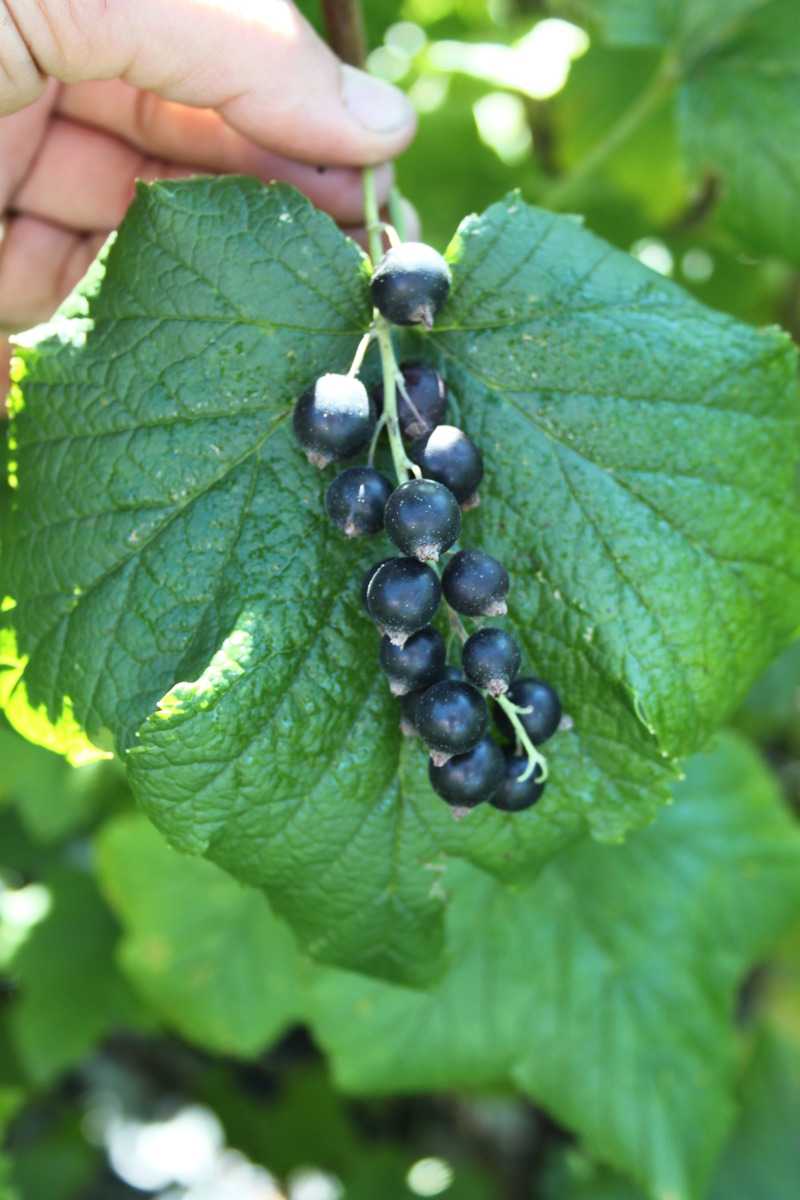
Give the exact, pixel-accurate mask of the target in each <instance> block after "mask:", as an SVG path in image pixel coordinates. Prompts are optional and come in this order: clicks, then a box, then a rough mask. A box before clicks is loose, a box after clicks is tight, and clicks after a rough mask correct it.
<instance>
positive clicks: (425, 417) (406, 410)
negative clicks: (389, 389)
mask: <svg viewBox="0 0 800 1200" xmlns="http://www.w3.org/2000/svg"><path fill="white" fill-rule="evenodd" d="M400 373H401V375H402V376H403V389H404V390H405V395H403V391H402V390H401V389H400V385H399V384H398V387H397V419H398V421H399V422H400V430H401V432H402V434H403V436H404V437H407V438H412V439H413V438H419V437H422V435H423V434H425V433H430V431H431V430H432V429H433V428H434V427H435V426H436V425H438V424H439V422H440V421H441V419H442V417H443V416H444V414H445V412H446V410H447V384H446V383H445V381H444V380H443V379H442V377H441V375H440V374H439V372H438V371H436V370H434V368H433V367H429V366H428V365H427V364H426V363H419V362H407V363H403V364H402V366H401V367H400ZM372 399H373V402H374V404H375V409H376V413H377V414H380V413H381V412H383V384H378V386H377V387H376V388H375V389H374V390H373V393H372Z"/></svg>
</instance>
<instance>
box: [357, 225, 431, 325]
mask: <svg viewBox="0 0 800 1200" xmlns="http://www.w3.org/2000/svg"><path fill="white" fill-rule="evenodd" d="M450 281H451V276H450V268H449V267H448V265H447V263H446V262H445V261H444V259H443V258H442V256H441V254H439V253H438V251H436V250H434V249H433V246H426V245H425V243H424V242H401V243H400V245H399V246H394V247H392V249H391V250H389V251H388V252H387V253H386V254H384V256H383V258H382V259H381V261H380V262H379V263H378V265H377V267H376V268H375V273H374V274H373V276H372V280H371V283H370V289H371V291H372V302H373V304H374V305H375V307H376V308H377V309H378V310H379V312H381V313H382V314H383V316H384V317H386V319H387V321H391V322H392V324H393V325H426V326H427V327H428V329H430V328H431V326H432V325H433V320H434V317H435V316H436V314H437V312H438V311H439V309H440V308H441V307H442V305H443V304H444V302H445V300H446V299H447V293H448V292H449V291H450Z"/></svg>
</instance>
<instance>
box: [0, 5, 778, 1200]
mask: <svg viewBox="0 0 800 1200" xmlns="http://www.w3.org/2000/svg"><path fill="white" fill-rule="evenodd" d="M304 7H305V8H306V9H307V11H308V12H309V15H310V16H311V17H312V19H315V20H318V19H319V14H318V11H317V10H316V6H315V5H313V4H308V5H305V6H304ZM366 8H367V17H368V24H369V35H370V44H371V46H372V47H373V50H372V53H371V56H370V60H369V66H370V69H371V70H373V71H374V72H375V73H377V74H379V75H381V76H383V77H385V78H387V79H390V80H392V81H394V82H396V83H398V84H400V85H401V86H402V87H404V88H405V89H407V90H408V92H409V94H410V95H411V97H412V100H413V102H414V104H415V105H416V107H417V109H418V111H419V114H420V131H419V136H418V138H417V140H416V142H415V144H414V146H413V147H412V148H411V149H410V150H409V152H408V153H407V154H406V155H405V156H404V158H403V159H402V161H401V162H400V164H399V179H400V184H401V187H402V189H403V191H404V193H405V194H406V195H407V196H409V197H411V198H412V199H413V201H414V203H415V204H416V206H417V207H418V209H419V211H420V214H421V216H422V220H423V225H424V230H425V234H426V237H427V238H428V239H429V240H430V241H432V242H433V243H434V244H436V245H437V246H439V247H441V248H444V246H445V245H446V244H447V243H448V242H449V240H450V238H451V237H452V235H453V233H454V231H455V229H456V227H457V226H458V223H459V221H460V220H461V219H462V217H463V216H465V215H466V214H468V213H470V212H472V211H475V210H480V209H482V208H483V207H485V206H486V205H487V204H488V203H490V202H492V201H493V200H495V199H497V197H498V196H500V195H502V194H504V193H505V192H507V191H509V190H510V189H512V188H520V189H521V190H522V193H523V195H524V196H525V198H526V199H528V200H530V201H531V202H534V203H537V202H540V203H543V204H550V203H551V202H554V203H557V204H558V206H559V207H561V208H565V209H566V210H567V211H576V212H581V213H582V214H584V216H585V219H586V222H587V223H588V225H589V226H590V227H591V228H593V229H595V230H596V231H597V232H598V233H600V234H601V235H602V236H603V237H605V238H607V239H608V240H610V241H611V242H613V243H614V244H616V245H618V246H620V247H622V248H624V249H626V250H628V251H630V253H631V254H633V255H635V256H636V257H637V258H639V259H640V260H641V261H642V262H644V263H645V264H646V265H648V266H649V267H651V268H652V269H654V270H656V271H659V272H661V273H663V274H665V275H669V276H671V277H672V278H674V279H675V280H676V281H678V282H679V283H680V284H682V285H683V286H684V287H686V288H687V289H689V290H690V291H691V292H693V293H694V294H695V295H697V296H698V297H699V298H700V299H701V300H703V301H704V302H705V303H708V304H710V305H712V306H714V307H716V308H720V309H723V310H725V311H728V312H730V313H732V314H735V315H736V316H739V317H741V318H743V319H745V320H747V321H752V322H756V323H768V322H775V323H780V324H783V325H784V326H785V327H786V328H787V329H789V330H790V331H791V332H792V333H794V334H797V333H798V331H799V330H800V277H798V274H797V271H796V270H795V268H794V267H793V266H792V265H791V264H790V263H789V262H787V261H784V260H783V259H782V258H779V257H771V256H770V255H768V254H763V253H756V251H755V250H754V248H753V245H752V244H751V245H744V244H743V243H742V242H741V241H740V240H739V238H738V237H737V233H736V230H735V229H734V228H732V226H731V223H730V221H728V220H727V219H726V217H725V213H724V211H720V207H719V205H718V204H717V203H716V200H717V197H716V195H715V186H716V185H715V182H714V180H713V178H710V177H704V176H703V175H702V173H699V174H698V173H697V172H695V173H694V174H693V175H692V174H690V173H689V172H688V170H687V168H686V167H685V164H684V158H683V154H682V151H681V149H680V147H679V145H678V135H677V132H676V129H675V112H674V108H673V106H672V105H671V104H666V103H665V104H663V105H661V106H658V105H656V106H655V107H654V108H653V110H652V111H651V113H650V114H649V116H648V118H647V120H646V121H644V122H643V123H642V124H641V125H640V127H639V128H638V129H637V131H636V132H635V133H634V134H633V135H632V136H631V137H630V138H628V139H626V140H624V141H623V142H622V143H621V144H620V145H619V146H618V148H617V149H616V150H615V151H614V152H612V153H610V154H608V155H605V156H603V158H602V161H601V162H600V164H599V166H598V168H597V169H596V170H594V171H592V172H590V173H588V174H587V175H586V176H585V177H584V178H583V179H582V180H579V181H578V182H577V183H576V184H575V185H574V187H572V188H571V190H569V191H568V192H567V193H565V192H564V190H563V188H562V187H561V183H562V181H563V179H564V177H565V174H566V173H568V172H570V171H572V170H574V169H575V168H576V166H577V167H580V164H581V163H584V162H585V161H586V158H587V156H588V155H592V154H593V152H594V151H595V150H596V148H597V147H598V146H599V145H602V144H603V143H604V140H605V139H606V138H607V137H608V134H609V131H610V130H612V129H613V128H614V127H615V124H616V122H617V121H618V120H619V119H620V117H621V115H622V114H623V113H624V112H625V111H626V110H627V109H628V107H629V106H630V104H631V103H632V102H634V101H635V99H636V97H637V95H639V94H640V93H641V91H642V89H643V88H646V87H647V84H648V80H649V79H650V78H651V77H652V75H653V72H654V70H655V69H656V64H657V61H658V52H657V51H656V50H654V49H652V48H650V47H638V48H637V47H616V48H609V47H607V46H603V45H600V44H598V43H597V42H596V39H595V38H594V32H593V30H592V28H591V27H590V26H589V25H588V24H587V25H586V26H585V27H584V26H583V25H582V24H581V23H580V15H581V10H580V6H579V5H575V6H573V9H571V10H570V13H571V15H572V16H573V18H574V19H573V20H564V19H563V16H562V15H555V14H554V11H552V10H551V9H550V8H548V7H547V6H546V5H544V4H540V3H536V2H535V0H405V3H390V2H389V0H377V2H368V3H367V5H366ZM564 11H566V7H564ZM798 19H800V18H798ZM737 725H738V727H739V729H740V731H741V732H742V733H743V734H744V735H745V736H746V737H748V738H750V739H751V740H752V741H753V742H754V743H755V744H756V745H757V746H758V747H759V748H760V751H761V752H762V753H763V755H764V756H765V758H766V760H767V762H768V763H769V765H770V768H771V769H772V770H773V771H774V772H775V774H776V776H777V778H778V779H779V780H780V783H781V785H782V787H783V789H784V793H785V795H786V798H787V803H788V804H789V805H790V806H791V808H792V809H793V810H794V811H796V810H797V808H798V806H799V805H800V645H798V646H796V647H794V648H793V649H792V650H790V651H789V652H788V653H787V654H785V655H784V656H783V657H782V658H781V659H780V660H779V661H778V662H777V663H776V664H775V665H774V666H773V667H772V668H771V669H770V671H769V672H768V673H767V674H766V675H765V677H764V678H763V679H762V680H761V681H760V682H759V683H758V685H757V686H756V688H755V689H754V691H753V693H752V695H751V698H750V700H749V701H748V703H747V705H746V706H745V708H744V710H743V711H742V712H741V713H740V715H739V717H738V719H737ZM138 820H139V819H138V818H136V817H134V816H133V815H132V802H131V797H130V794H129V792H128V790H127V787H126V785H125V782H124V778H123V775H122V772H121V770H120V769H119V768H118V766H117V765H116V764H114V763H112V762H108V763H101V764H95V765H92V766H85V767H77V768H70V767H68V766H66V765H65V764H64V763H63V762H62V761H61V760H59V759H57V758H56V757H55V756H53V755H51V754H49V753H48V752H46V751H44V750H40V749H38V748H35V747H33V746H30V745H28V744H27V743H25V742H23V741H22V740H21V739H20V738H19V737H18V736H17V735H16V734H14V733H13V732H12V731H11V730H10V728H8V727H7V726H2V725H0V1122H2V1124H3V1126H4V1128H5V1131H6V1148H7V1154H6V1155H5V1156H4V1157H3V1158H2V1159H0V1200H12V1197H21V1198H22V1200H116V1198H120V1200H122V1198H123V1197H134V1196H143V1195H144V1196H158V1197H161V1198H162V1200H227V1198H228V1197H230V1198H231V1200H233V1198H234V1197H235V1198H236V1200H268V1198H269V1197H275V1198H277V1197H279V1196H286V1197H289V1198H290V1200H337V1198H338V1197H346V1198H348V1200H373V1198H375V1197H379V1196H383V1197H397V1198H403V1197H406V1198H409V1197H414V1196H438V1195H443V1196H446V1197H448V1198H450V1200H480V1198H486V1200H489V1198H492V1200H494V1198H499V1200H524V1198H528V1200H533V1198H534V1197H541V1198H543V1200H556V1198H558V1200H614V1198H619V1200H622V1198H623V1197H628V1198H634V1197H636V1196H637V1195H638V1194H639V1193H637V1192H636V1191H634V1190H633V1189H632V1188H631V1187H630V1185H628V1184H626V1183H625V1182H624V1181H622V1180H620V1179H617V1178H616V1177H614V1176H612V1175H611V1174H610V1173H608V1172H606V1171H604V1170H603V1168H601V1167H599V1166H597V1165H595V1164H594V1163H593V1162H592V1161H591V1160H590V1158H589V1157H588V1156H587V1154H586V1153H585V1152H584V1150H583V1149H582V1147H581V1146H580V1144H579V1143H578V1142H577V1141H576V1139H575V1138H574V1136H573V1135H572V1134H571V1132H570V1131H569V1130H566V1129H561V1128H558V1127H557V1126H555V1125H554V1124H553V1123H552V1121H550V1120H549V1119H548V1117H547V1116H546V1114H544V1113H542V1112H540V1111H537V1110H536V1109H535V1108H534V1107H533V1106H532V1105H531V1104H529V1103H528V1102H526V1101H524V1100H522V1099H520V1098H519V1097H517V1096H513V1095H510V1094H492V1095H484V1094H480V1095H466V1094H452V1093H449V1094H438V1095H427V1096H419V1097H414V1096H410V1097H408V1096H407V1097H403V1098H397V1099H387V1100H380V1101H376V1100H371V1101H359V1100H351V1099H346V1098H344V1097H343V1096H342V1095H341V1094H339V1093H338V1092H337V1090H336V1089H335V1087H334V1086H333V1084H332V1082H331V1079H330V1078H329V1075H328V1073H327V1070H326V1066H325V1063H324V1060H323V1058H322V1056H321V1055H320V1053H319V1051H318V1049H317V1048H316V1047H315V1045H314V1044H313V1042H312V1041H311V1039H310V1038H309V1036H308V1035H307V1033H306V1032H305V1031H304V1030H303V1029H302V1028H299V1027H291V1028H289V1029H288V1030H286V1031H284V1032H283V1033H282V1034H281V1036H280V1037H278V1038H277V1040H276V1041H275V1043H274V1044H273V1045H271V1046H269V1045H268V1046H259V1047H258V1048H257V1050H256V1051H255V1052H254V1053H253V1054H252V1055H251V1056H250V1057H249V1058H247V1059H243V1058H241V1057H239V1056H235V1055H233V1054H229V1053H226V1052H224V1049H223V1050H222V1051H221V1052H213V1051H211V1050H209V1049H208V1048H203V1046H201V1044H200V1041H199V1040H191V1039H190V1038H189V1037H182V1036H180V1035H179V1034H178V1033H176V1032H175V1031H176V1029H181V1027H182V1022H181V996H180V994H176V995H175V996H173V997H171V998H170V999H169V1001H168V1002H165V998H164V996H163V995H162V996H159V997H158V998H157V1001H156V1002H154V1001H153V997H152V996H151V995H149V994H148V989H147V987H146V986H143V984H142V978H143V976H145V975H146V968H147V965H148V962H151V961H157V958H158V954H159V952H160V951H159V945H158V942H157V940H154V941H152V942H145V943H144V944H142V945H138V946H133V947H132V946H131V944H130V943H129V942H126V943H125V947H124V949H123V951H122V952H121V949H120V947H121V945H122V943H121V935H122V930H121V927H120V924H119V920H120V917H122V919H123V921H127V920H128V919H129V918H130V919H131V920H132V923H133V924H135V923H136V921H135V919H134V918H131V915H130V913H127V912H125V911H123V910H124V907H125V906H124V905H120V904H119V903H118V902H117V898H116V897H115V894H114V887H113V879H112V875H113V869H112V867H110V866H109V865H108V864H109V863H113V861H114V860H113V843H114V839H115V838H120V839H123V840H124V839H125V838H131V839H133V840H134V841H135V840H136V838H139V837H143V838H145V839H146V838H147V837H148V836H149V835H148V834H147V832H141V831H140V829H139V826H138V824H137V822H138ZM98 847H101V848H102V850H101V857H103V861H105V862H106V866H105V868H104V869H103V871H101V872H100V874H101V876H102V880H101V881H100V882H99V881H98V874H97V863H98ZM137 955H138V958H137ZM149 956H155V957H154V958H151V957H149ZM143 966H144V970H143ZM194 983H195V985H196V986H197V987H203V986H206V984H207V983H208V981H207V980H205V979H204V978H202V977H200V976H198V977H197V979H196V980H195V981H194ZM221 1016H222V1019H223V1023H224V1014H222V1015H221ZM737 1019H738V1024H739V1030H740V1035H741V1036H740V1044H739V1062H738V1068H737V1071H738V1080H739V1084H738V1088H739V1097H740V1101H741V1109H740V1113H739V1116H738V1118H737V1120H736V1123H735V1125H734V1129H733V1134H732V1136H731V1139H730V1142H729V1145H728V1147H727V1149H726V1151H725V1153H724V1155H723V1159H722V1162H721V1164H720V1166H719V1169H718V1171H717V1175H716V1177H715V1182H714V1186H713V1192H712V1195H713V1197H714V1200H738V1198H740V1197H741V1200H790V1198H791V1197H794V1196H798V1195H800V914H798V926H797V930H796V931H795V933H794V934H793V935H791V936H789V938H788V939H787V940H786V943H785V944H784V945H783V946H782V947H780V948H779V949H778V951H776V953H775V955H774V957H773V958H772V959H770V961H768V962H765V963H763V964H762V965H761V966H760V967H759V968H758V969H757V970H756V971H755V972H754V973H753V975H752V976H751V977H750V978H749V979H748V980H747V982H746V985H745V986H744V988H743V989H742V993H741V996H740V1003H739V1007H738V1014H737ZM207 1041H213V1039H207Z"/></svg>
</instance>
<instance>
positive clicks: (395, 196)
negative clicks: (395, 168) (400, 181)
mask: <svg viewBox="0 0 800 1200" xmlns="http://www.w3.org/2000/svg"><path fill="white" fill-rule="evenodd" d="M389 217H390V219H391V222H392V224H393V225H394V227H395V229H396V230H397V236H398V237H399V238H400V241H401V242H404V241H406V239H407V234H408V230H407V228H406V210H405V207H404V205H403V197H402V195H401V194H400V189H399V188H396V187H393V188H392V190H391V191H390V192H389Z"/></svg>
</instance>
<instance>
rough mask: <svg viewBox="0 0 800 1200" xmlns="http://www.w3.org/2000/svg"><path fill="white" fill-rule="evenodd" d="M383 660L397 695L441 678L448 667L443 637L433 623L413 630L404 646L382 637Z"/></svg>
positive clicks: (381, 655)
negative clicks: (413, 632)
mask: <svg viewBox="0 0 800 1200" xmlns="http://www.w3.org/2000/svg"><path fill="white" fill-rule="evenodd" d="M380 664H381V667H382V668H383V670H384V671H385V673H386V675H387V677H388V679H389V686H390V687H391V689H392V691H393V692H394V694H395V695H396V696H402V695H405V694H406V693H407V692H413V691H415V690H417V689H418V688H423V687H428V686H429V685H430V684H432V683H436V681H437V680H439V679H441V678H442V672H443V671H444V668H445V645H444V638H443V637H442V635H441V634H440V633H439V631H438V630H437V629H434V628H433V627H432V626H430V625H427V626H426V627H425V628H424V629H420V630H418V631H417V633H415V634H412V636H411V637H410V638H409V639H408V641H407V642H406V643H405V645H403V646H397V645H395V644H394V642H392V641H390V640H389V638H388V637H384V638H383V639H382V641H381V649H380Z"/></svg>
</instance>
